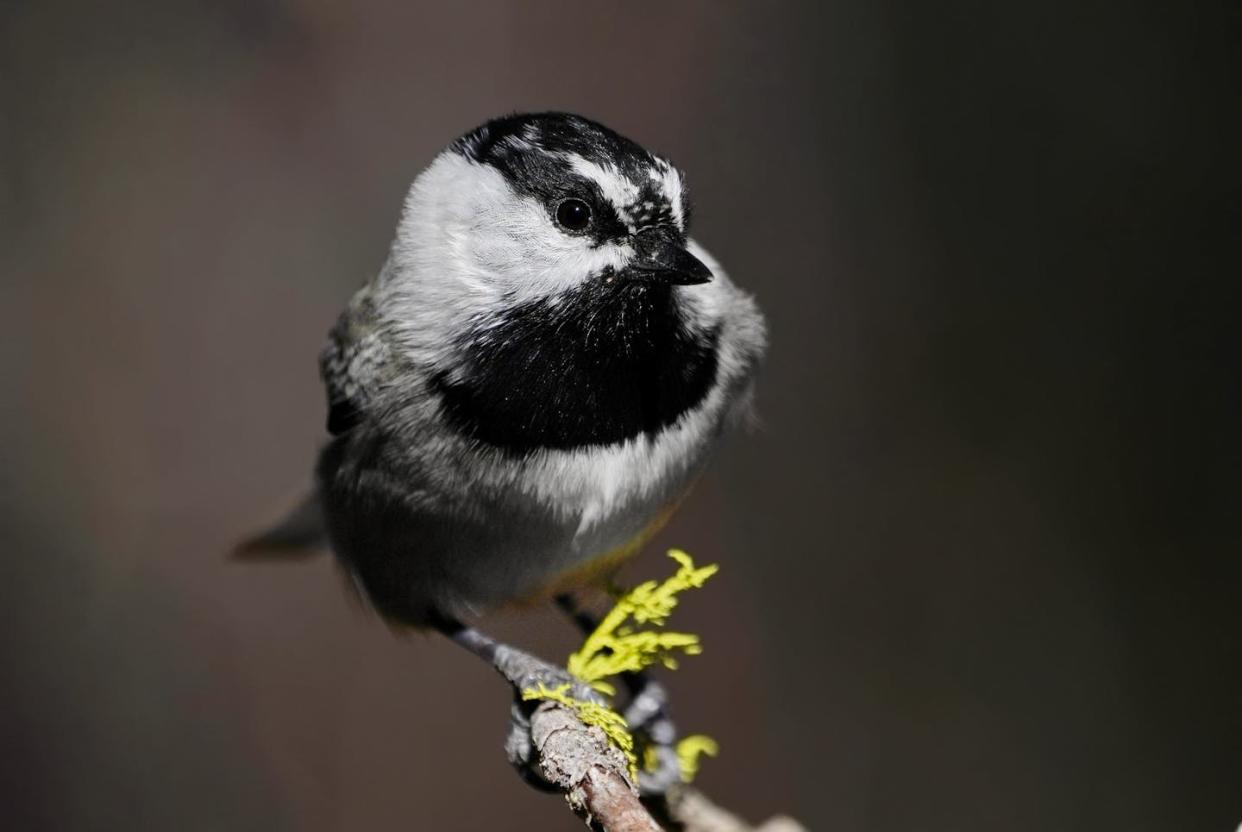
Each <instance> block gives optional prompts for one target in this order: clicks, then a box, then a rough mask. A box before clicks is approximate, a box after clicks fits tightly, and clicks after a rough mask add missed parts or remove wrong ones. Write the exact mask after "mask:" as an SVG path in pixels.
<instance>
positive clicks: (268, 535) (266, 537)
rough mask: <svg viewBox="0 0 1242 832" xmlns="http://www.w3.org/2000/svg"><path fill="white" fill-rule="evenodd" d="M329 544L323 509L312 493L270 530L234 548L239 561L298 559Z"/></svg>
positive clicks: (234, 553)
mask: <svg viewBox="0 0 1242 832" xmlns="http://www.w3.org/2000/svg"><path fill="white" fill-rule="evenodd" d="M327 545H328V537H327V532H326V530H325V528H324V522H323V506H322V505H321V503H320V501H319V495H318V494H317V493H315V492H311V493H310V494H308V495H306V496H304V497H302V498H301V499H300V500H298V501H297V502H296V503H295V504H294V506H293V508H292V509H291V510H289V511H288V512H286V514H285V516H284V519H283V520H281V521H280V522H279V523H277V524H276V525H274V526H272V527H271V528H269V529H267V530H265V531H262V532H259V533H258V534H256V535H254V536H253V537H250V538H247V539H246V540H244V541H242V542H241V543H239V544H238V545H237V547H236V548H235V549H233V557H234V558H236V559H238V560H299V559H301V558H306V557H310V556H311V555H316V554H319V553H320V552H322V551H324V550H325V549H326V547H327Z"/></svg>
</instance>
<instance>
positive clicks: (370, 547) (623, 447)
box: [241, 112, 766, 655]
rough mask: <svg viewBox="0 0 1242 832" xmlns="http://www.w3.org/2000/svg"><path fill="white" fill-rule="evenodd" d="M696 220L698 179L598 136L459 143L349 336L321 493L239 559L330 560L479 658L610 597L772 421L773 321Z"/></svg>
mask: <svg viewBox="0 0 1242 832" xmlns="http://www.w3.org/2000/svg"><path fill="white" fill-rule="evenodd" d="M691 216H692V211H691V202H690V195H689V190H688V188H687V183H686V177H685V176H684V175H683V173H682V171H681V170H680V169H679V168H678V167H676V166H675V165H674V164H673V163H672V162H671V161H670V160H669V159H667V158H666V157H665V156H662V155H659V154H656V153H652V152H650V151H648V150H646V149H645V148H644V147H642V146H641V145H639V144H638V143H636V142H634V141H632V140H630V139H627V138H625V137H623V136H621V135H619V134H618V133H616V132H614V131H613V130H611V129H609V128H607V127H605V126H603V125H601V124H599V123H597V122H595V121H592V120H590V119H587V118H584V117H582V116H578V115H572V114H568V113H560V112H545V113H526V114H513V115H506V116H503V117H499V118H495V119H492V120H490V121H487V122H486V123H484V124H482V125H481V126H479V127H477V128H475V129H473V130H471V131H469V132H468V133H466V134H464V135H462V136H461V137H459V138H457V139H456V140H455V141H453V142H451V143H450V144H449V145H448V146H447V147H446V148H445V149H444V150H443V151H442V152H440V153H439V154H438V155H437V156H436V157H435V158H434V159H433V161H432V162H431V163H430V164H429V165H428V166H427V168H426V169H425V170H423V171H422V172H421V173H420V174H419V175H418V176H417V178H416V179H415V180H414V182H413V184H412V185H411V187H410V188H409V191H408V194H407V195H406V197H405V200H404V204H403V206H402V210H401V213H400V218H399V220H398V223H397V228H396V234H395V238H394V240H393V242H392V245H391V248H390V250H389V252H388V256H387V259H386V261H385V262H384V264H383V266H382V268H380V269H379V271H378V272H377V273H376V274H375V275H374V277H373V278H372V279H371V280H370V281H368V282H367V283H366V284H365V285H364V286H363V287H362V288H361V289H359V290H358V291H357V293H356V294H354V295H353V297H352V299H351V300H350V301H349V303H348V305H347V307H346V309H345V310H344V311H343V312H342V313H341V314H340V317H339V319H338V320H337V321H336V323H335V325H334V326H333V327H332V328H331V331H330V332H329V334H328V337H327V341H326V345H325V346H324V348H323V351H322V353H321V356H320V371H321V376H322V380H323V383H324V386H325V389H326V393H327V431H328V434H329V435H330V438H329V439H328V441H327V442H326V444H325V445H324V446H323V448H322V450H321V452H320V454H319V459H318V463H317V465H316V466H315V476H314V481H315V485H314V488H313V491H312V493H311V494H310V495H309V496H308V497H307V498H306V499H305V500H304V501H303V502H302V503H301V504H300V505H299V506H298V507H297V509H296V510H295V511H293V512H292V514H291V515H290V516H289V517H288V518H287V519H286V521H284V522H282V523H281V524H279V525H277V526H276V527H275V528H273V529H271V530H269V531H268V532H266V533H264V534H261V535H259V536H258V537H256V538H254V539H252V540H250V541H248V542H247V543H246V544H244V545H243V547H241V551H242V553H243V554H245V555H246V556H249V557H263V556H265V555H273V554H275V553H280V552H283V553H285V554H290V553H303V552H308V551H311V550H313V549H315V548H318V547H322V544H323V543H325V542H326V543H327V545H328V547H329V548H330V549H331V550H332V551H333V552H334V553H335V555H336V557H337V559H338V561H339V562H340V564H341V565H342V567H343V568H344V571H345V572H346V573H347V574H348V575H349V576H350V578H352V583H353V584H354V586H356V587H357V589H358V590H359V592H360V594H361V595H362V596H363V597H364V598H365V600H366V601H367V602H368V603H369V605H370V606H371V607H373V608H374V609H375V610H376V611H378V612H379V614H380V615H381V616H382V617H383V618H384V619H385V620H387V621H388V622H389V623H391V624H393V625H394V626H395V627H399V628H413V629H416V630H419V629H428V628H434V629H440V630H442V631H445V632H446V633H449V634H450V635H455V636H456V637H457V638H458V640H459V641H461V640H462V634H463V633H466V634H467V638H466V640H469V639H470V638H473V637H474V635H473V631H470V630H467V628H466V627H465V625H463V624H462V623H461V622H462V621H463V620H464V619H468V618H475V617H478V616H480V615H482V614H484V613H486V612H488V611H490V610H493V609H496V608H497V607H502V606H506V605H510V604H514V603H529V602H532V601H538V600H541V599H552V598H557V597H560V598H563V597H565V594H566V593H571V592H573V591H575V590H581V589H584V588H589V587H592V586H598V585H601V584H604V583H606V582H608V581H609V580H611V578H612V576H613V575H614V574H615V572H616V570H617V569H618V568H619V566H620V565H621V564H622V563H624V562H625V561H626V560H627V559H628V558H630V557H631V556H633V555H634V554H635V553H637V552H638V551H639V550H640V549H641V548H642V547H643V544H644V543H645V542H646V541H647V540H648V539H649V538H650V537H651V536H652V535H653V534H654V533H655V532H656V531H657V530H658V529H659V528H660V527H661V526H662V525H663V523H664V522H665V521H667V520H668V518H669V517H670V515H671V514H672V513H673V511H674V510H675V509H676V507H677V505H678V504H679V503H680V501H681V500H682V499H683V498H684V497H685V496H686V494H687V493H688V492H689V491H690V489H691V487H692V485H693V484H694V482H695V480H696V479H697V478H698V477H699V475H700V474H701V473H702V471H703V469H704V467H705V465H706V463H707V461H708V459H709V457H710V455H711V452H712V450H713V449H714V448H715V447H716V446H717V445H718V443H719V440H720V438H721V436H722V435H723V434H724V433H725V432H726V431H727V430H729V429H730V428H731V427H733V426H735V425H738V424H739V423H741V422H744V421H746V419H747V417H748V415H749V414H750V413H751V411H752V407H753V405H752V402H753V397H754V396H753V390H754V380H755V375H756V371H757V368H758V367H759V364H760V362H761V359H762V357H763V354H764V351H765V346H766V328H765V322H764V318H763V315H762V314H761V312H760V311H759V308H758V306H757V305H756V303H755V301H754V299H753V298H752V296H751V295H750V294H749V293H747V292H746V291H743V290H742V289H740V288H739V287H738V286H736V285H735V284H734V283H733V282H732V281H731V280H730V279H729V277H728V276H727V275H726V274H725V272H724V270H723V269H722V268H721V266H720V265H719V263H717V261H716V260H715V259H714V258H713V257H712V256H711V255H710V254H708V253H707V251H706V250H704V249H703V247H702V246H700V245H699V244H698V243H697V242H695V241H694V240H693V239H692V238H691V237H690V236H689V231H690V223H691ZM489 644H490V642H489ZM490 654H491V653H489V655H490Z"/></svg>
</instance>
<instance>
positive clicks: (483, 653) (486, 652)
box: [431, 615, 607, 791]
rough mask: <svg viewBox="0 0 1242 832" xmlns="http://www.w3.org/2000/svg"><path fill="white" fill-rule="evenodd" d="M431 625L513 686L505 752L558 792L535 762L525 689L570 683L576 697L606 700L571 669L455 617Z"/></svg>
mask: <svg viewBox="0 0 1242 832" xmlns="http://www.w3.org/2000/svg"><path fill="white" fill-rule="evenodd" d="M431 625H432V626H433V627H434V628H435V629H436V630H438V631H439V632H440V633H442V634H443V635H444V636H446V637H447V638H448V639H450V640H451V641H453V642H454V643H455V644H458V645H460V646H461V647H464V648H466V649H467V650H469V651H470V652H471V653H473V654H474V655H476V656H478V657H479V658H481V659H483V660H484V661H485V662H487V663H488V664H490V665H491V666H492V667H493V668H495V670H496V672H498V673H499V674H500V675H501V676H503V677H505V679H507V680H508V682H509V684H511V685H512V686H513V691H514V695H513V706H512V708H511V710H510V715H509V736H508V737H507V738H506V739H505V753H506V755H507V756H508V758H509V762H510V763H511V764H512V765H513V767H514V768H516V769H517V770H518V773H519V774H520V775H521V776H522V779H524V780H526V781H527V782H528V783H530V784H531V785H534V786H536V787H538V788H541V789H548V790H553V791H555V790H556V789H555V787H553V786H551V785H550V784H548V783H547V781H545V780H544V779H543V778H542V777H540V776H539V775H538V774H537V773H536V772H535V771H534V766H533V765H532V755H531V752H532V748H531V738H530V714H531V712H532V711H533V710H534V708H535V706H536V705H537V704H538V703H537V702H528V701H526V700H524V699H523V698H522V693H523V691H527V690H532V689H536V688H539V687H540V686H541V685H542V686H545V687H547V688H557V687H560V686H562V685H569V686H570V687H569V691H568V694H569V696H571V697H573V698H574V699H577V700H580V701H586V702H596V703H599V704H607V702H606V701H605V700H604V698H603V697H602V696H601V695H600V694H599V693H598V692H597V691H595V690H593V689H592V688H591V687H590V686H589V685H585V684H583V683H582V682H579V681H578V680H577V679H575V678H573V677H572V676H571V675H569V672H568V671H566V670H563V669H562V668H559V667H556V666H555V665H551V664H549V663H547V662H545V661H544V660H543V659H540V658H538V657H536V656H532V655H531V654H530V653H527V652H525V651H524V650H519V649H517V648H516V647H510V646H509V645H507V644H504V643H502V642H499V641H497V640H496V639H494V638H492V637H491V636H489V635H487V634H486V633H484V632H481V631H480V630H477V629H475V628H474V627H468V626H466V625H465V624H462V623H461V622H460V621H457V620H456V619H454V618H450V617H448V616H443V615H438V616H435V617H434V618H433V620H432V621H431Z"/></svg>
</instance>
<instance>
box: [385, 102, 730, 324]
mask: <svg viewBox="0 0 1242 832" xmlns="http://www.w3.org/2000/svg"><path fill="white" fill-rule="evenodd" d="M688 220H689V200H688V197H687V192H686V185H685V180H684V178H683V177H682V174H681V171H679V170H678V169H677V168H676V167H674V166H673V164H672V163H671V162H669V161H668V160H667V159H665V158H663V157H661V156H657V155H655V154H652V153H650V152H648V151H647V150H645V149H643V148H642V147H640V146H639V145H637V144H635V143H634V142H632V141H630V140H629V139H626V138H624V137H622V136H619V135H617V134H616V133H614V132H613V131H611V130H609V129H608V128H606V127H604V126H602V125H600V124H596V123H595V122H592V121H589V120H587V119H584V118H581V117H579V116H573V115H567V114H562V113H541V114H535V115H515V116H509V117H506V118H500V119H496V120H494V121H490V122H488V123H487V124H484V125H483V126H481V127H479V128H477V129H476V130H473V131H472V132H470V133H468V134H467V135H465V136H463V137H462V138H460V139H458V140H457V141H456V142H454V143H453V144H452V145H451V146H450V147H449V148H448V149H447V150H445V151H444V152H443V153H442V154H441V155H440V156H439V157H438V158H437V159H436V161H435V162H434V163H433V164H432V165H431V166H430V167H429V168H428V169H427V171H425V172H424V173H423V174H422V175H421V176H420V177H419V178H418V180H417V181H416V182H415V183H414V186H413V187H412V188H411V190H410V195H409V197H408V199H407V201H406V206H405V212H404V214H403V217H402V220H401V225H400V228H399V229H398V233H397V240H396V244H395V247H394V257H395V259H396V260H397V263H396V264H395V265H397V266H398V268H401V267H403V266H404V267H408V269H409V270H410V271H412V272H414V273H416V274H423V275H427V274H434V275H435V277H434V278H432V279H435V280H440V281H444V282H446V283H449V284H452V285H455V286H456V287H457V289H458V290H460V291H461V293H462V294H463V295H465V296H469V297H470V298H471V299H472V300H473V301H480V300H483V299H486V298H493V299H497V300H499V299H502V298H503V299H504V300H505V302H508V303H512V302H521V301H531V300H536V299H539V298H545V297H550V296H555V295H557V294H559V293H563V292H565V291H568V290H574V289H580V288H586V287H590V286H592V285H594V284H599V285H632V286H636V287H638V286H670V285H693V284H699V283H705V282H707V281H710V280H711V279H712V273H711V270H710V269H709V268H708V267H707V266H706V265H704V263H703V262H702V261H701V260H699V259H698V258H697V257H695V256H694V255H693V254H691V253H690V252H689V251H688V250H687V239H686V231H687V223H688ZM446 299H447V298H446Z"/></svg>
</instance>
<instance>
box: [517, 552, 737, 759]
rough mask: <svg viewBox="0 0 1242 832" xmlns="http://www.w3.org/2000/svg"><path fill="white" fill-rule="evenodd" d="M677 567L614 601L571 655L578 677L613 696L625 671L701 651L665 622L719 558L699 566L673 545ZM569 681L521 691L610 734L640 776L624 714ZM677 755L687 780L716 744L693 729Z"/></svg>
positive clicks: (695, 640) (673, 662)
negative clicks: (581, 694)
mask: <svg viewBox="0 0 1242 832" xmlns="http://www.w3.org/2000/svg"><path fill="white" fill-rule="evenodd" d="M668 555H669V557H671V558H672V559H673V560H675V561H676V562H677V563H678V565H679V568H678V570H677V572H676V573H675V574H674V575H672V576H671V577H669V578H666V579H665V580H663V581H659V582H657V581H646V582H644V583H642V584H639V585H638V586H636V587H635V588H634V589H632V590H630V591H629V592H626V593H624V594H622V595H621V597H620V598H618V599H617V602H616V604H615V606H613V608H612V610H611V611H610V612H609V613H608V615H606V616H605V617H604V619H603V620H602V621H601V622H600V624H599V626H598V627H596V628H595V631H594V632H593V633H591V634H590V635H589V636H587V638H586V641H584V642H583V644H582V647H580V648H579V649H578V650H576V651H575V652H574V653H573V654H572V655H571V656H570V657H569V661H568V663H567V665H566V669H567V670H568V671H569V672H570V674H571V675H573V676H574V677H575V678H577V679H579V680H581V681H582V682H583V683H585V684H587V685H590V686H591V687H592V688H594V689H595V690H596V691H598V692H599V693H601V694H603V695H604V696H606V697H608V698H609V699H611V698H612V697H613V696H615V695H616V687H615V686H614V685H613V684H612V683H611V682H610V681H609V679H611V678H612V677H615V676H618V675H620V674H622V673H635V672H638V671H640V670H644V669H646V668H648V667H651V666H652V665H655V664H660V665H663V666H664V667H667V668H670V669H673V668H676V667H677V657H678V656H679V655H687V656H693V655H697V654H698V653H701V652H702V649H703V648H702V646H701V645H700V643H699V637H698V636H697V635H694V634H693V633H679V632H673V631H671V630H664V629H660V628H662V627H663V626H664V625H665V623H666V622H667V620H668V617H669V615H670V614H671V613H672V611H673V609H674V608H675V607H676V606H677V602H678V600H679V599H678V595H679V594H681V593H682V592H684V591H686V590H687V589H697V588H699V587H701V586H703V584H704V583H706V581H707V579H708V578H710V577H711V576H712V575H714V574H716V571H717V570H718V569H719V567H718V566H716V565H715V564H711V565H708V566H703V567H696V566H695V565H694V561H692V560H691V559H690V556H689V555H687V554H686V553H685V552H682V551H680V550H677V549H672V550H670V551H669V553H668ZM569 687H570V686H569V685H562V686H558V687H556V688H548V687H546V686H544V685H542V684H541V685H539V687H538V688H533V689H527V690H524V691H522V698H523V699H525V700H550V701H553V702H558V703H560V704H561V705H564V706H566V707H568V708H571V709H573V710H574V712H575V713H576V714H577V715H578V718H579V719H581V720H582V721H583V722H584V723H586V724H587V725H596V726H598V727H599V728H600V729H601V730H602V731H603V732H604V734H605V735H607V736H608V739H609V740H610V741H611V742H612V743H613V744H614V745H615V746H616V747H617V748H618V749H620V750H621V752H622V753H623V754H625V757H626V759H627V760H628V761H629V765H630V776H631V777H632V778H636V777H637V773H638V756H637V754H636V753H635V750H634V736H633V734H631V733H630V729H629V726H628V725H627V724H626V722H625V719H624V718H623V717H622V716H621V714H619V713H617V711H616V710H615V709H614V708H612V707H611V704H609V705H600V704H598V703H595V702H587V701H583V700H579V699H575V698H573V697H571V696H570V695H569V693H568V691H569ZM676 751H677V758H678V762H679V763H680V766H681V774H682V779H683V780H685V781H686V782H689V781H690V780H691V779H692V778H693V777H694V775H695V773H696V772H697V771H698V758H699V755H700V754H707V755H709V756H714V755H715V754H716V751H717V745H716V742H715V741H714V740H712V739H711V738H710V737H706V736H703V735H695V736H691V737H686V738H685V739H683V740H682V741H681V742H679V743H678V744H677V748H676Z"/></svg>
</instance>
